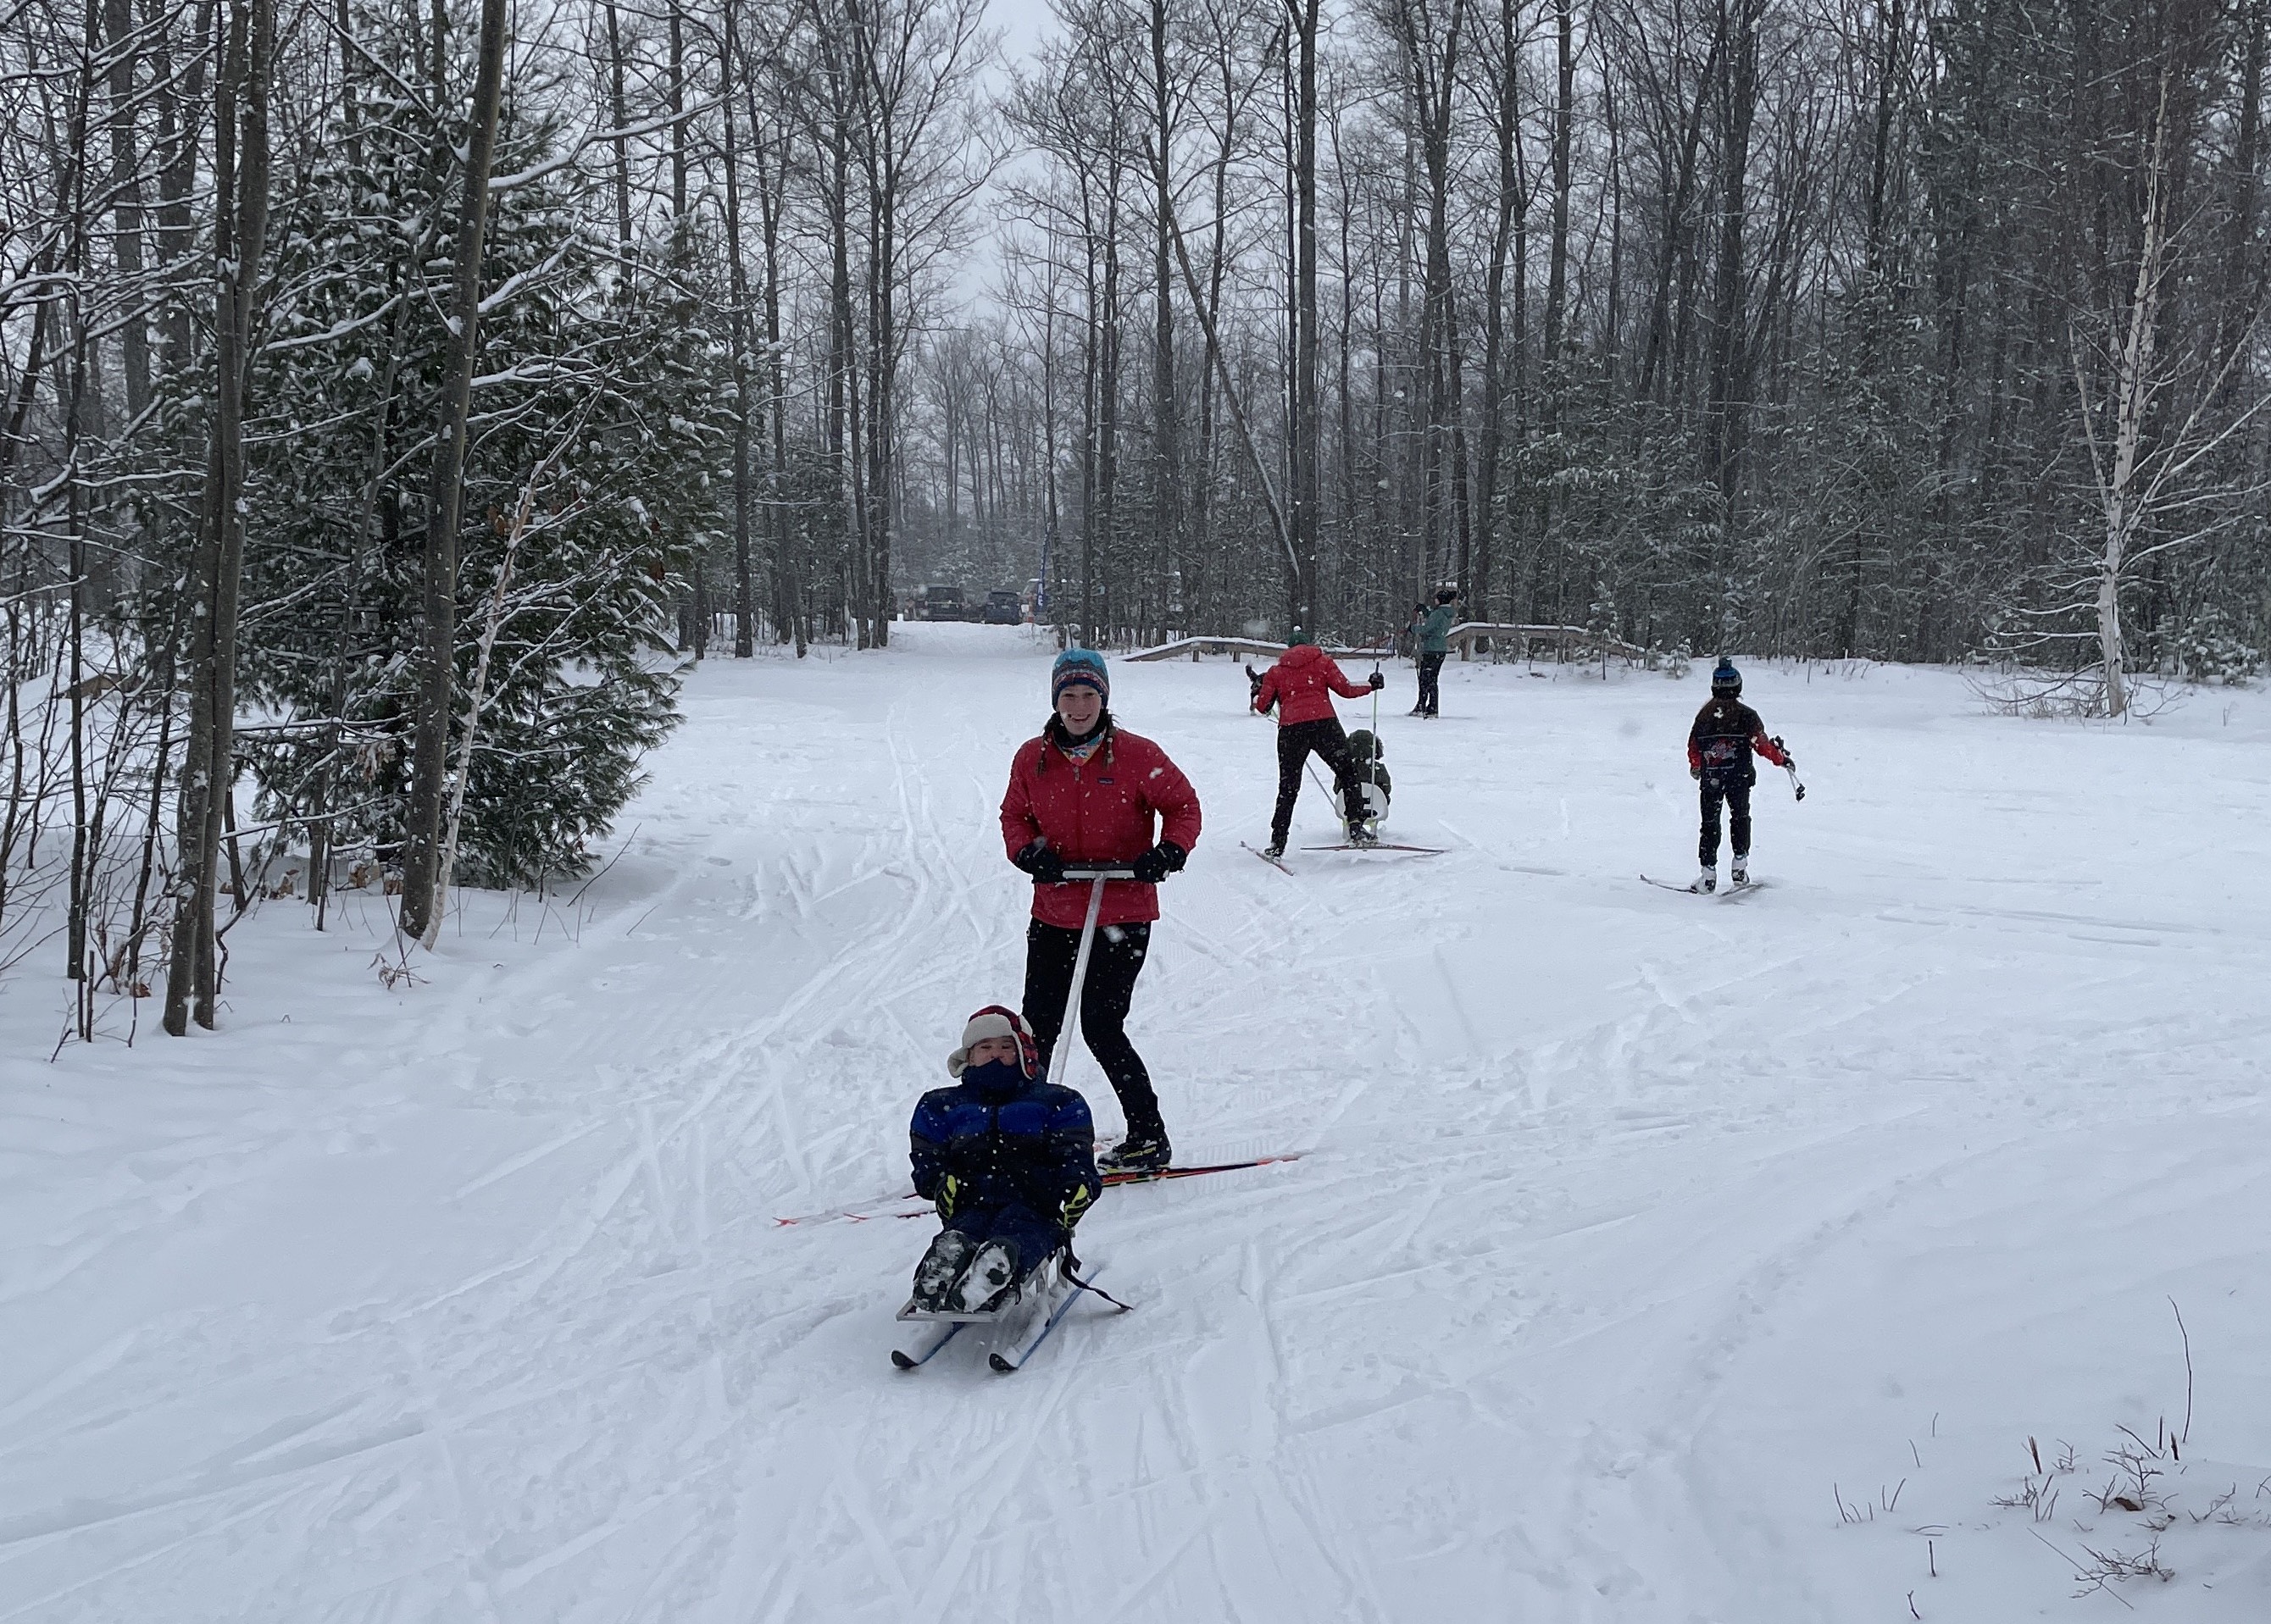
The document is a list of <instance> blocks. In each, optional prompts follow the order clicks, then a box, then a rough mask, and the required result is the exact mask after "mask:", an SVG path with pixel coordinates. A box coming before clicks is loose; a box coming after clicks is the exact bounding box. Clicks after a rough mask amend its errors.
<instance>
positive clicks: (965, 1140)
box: [908, 1004, 1103, 1314]
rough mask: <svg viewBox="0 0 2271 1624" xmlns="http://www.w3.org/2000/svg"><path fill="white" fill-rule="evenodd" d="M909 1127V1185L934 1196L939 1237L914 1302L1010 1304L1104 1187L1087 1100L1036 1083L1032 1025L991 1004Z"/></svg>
mask: <svg viewBox="0 0 2271 1624" xmlns="http://www.w3.org/2000/svg"><path fill="white" fill-rule="evenodd" d="M946 1069H947V1072H948V1074H949V1076H951V1077H953V1078H954V1079H955V1083H954V1086H952V1087H950V1088H934V1089H932V1090H931V1091H930V1092H929V1093H928V1094H925V1095H923V1097H922V1100H921V1101H920V1103H919V1104H917V1105H916V1107H915V1114H914V1120H913V1121H912V1123H909V1124H908V1138H909V1142H910V1146H911V1155H912V1161H913V1163H914V1177H915V1193H916V1194H917V1195H920V1196H921V1197H923V1198H925V1199H927V1200H929V1201H931V1202H934V1203H935V1204H936V1205H937V1207H938V1217H939V1224H940V1228H939V1232H938V1237H937V1239H935V1240H934V1241H933V1242H931V1243H930V1250H928V1251H927V1252H926V1253H924V1254H923V1259H922V1262H921V1263H920V1264H918V1265H916V1268H915V1287H914V1302H913V1306H914V1307H915V1308H917V1309H920V1310H922V1311H923V1312H925V1313H934V1314H935V1313H951V1314H979V1313H986V1312H988V1311H990V1310H992V1309H997V1308H1000V1307H1002V1306H1004V1305H1006V1304H1007V1303H1008V1302H1009V1301H1014V1300H1015V1296H1016V1292H1017V1290H1018V1288H1019V1287H1022V1286H1023V1285H1024V1281H1025V1280H1026V1279H1028V1278H1029V1277H1030V1276H1031V1274H1032V1272H1033V1271H1034V1270H1036V1269H1038V1268H1039V1267H1040V1266H1041V1265H1042V1264H1045V1263H1046V1262H1047V1261H1048V1260H1049V1259H1050V1258H1051V1257H1054V1256H1055V1255H1056V1254H1057V1253H1058V1252H1059V1251H1061V1250H1065V1249H1067V1248H1068V1247H1069V1246H1070V1245H1071V1242H1072V1232H1073V1227H1074V1226H1075V1225H1076V1224H1077V1223H1079V1222H1080V1220H1081V1216H1082V1214H1083V1213H1084V1212H1087V1211H1088V1208H1089V1205H1090V1203H1091V1202H1093V1201H1094V1200H1095V1199H1096V1198H1097V1196H1098V1194H1099V1193H1100V1192H1101V1191H1102V1190H1103V1184H1102V1183H1101V1182H1100V1181H1099V1180H1098V1177H1097V1175H1096V1150H1095V1142H1094V1141H1095V1136H1096V1128H1095V1124H1094V1123H1092V1122H1091V1120H1090V1118H1089V1114H1088V1101H1085V1100H1083V1099H1082V1098H1081V1097H1080V1095H1079V1094H1076V1093H1075V1092H1074V1091H1073V1090H1071V1089H1069V1088H1066V1087H1063V1086H1060V1085H1058V1084H1055V1083H1051V1082H1047V1081H1046V1080H1044V1074H1043V1072H1042V1062H1041V1056H1040V1049H1039V1045H1038V1044H1036V1043H1035V1042H1034V1041H1033V1034H1032V1030H1031V1028H1030V1027H1028V1026H1026V1024H1025V1022H1024V1020H1021V1019H1020V1018H1019V1017H1018V1016H1017V1015H1016V1014H1015V1013H1013V1012H1010V1011H1009V1010H1008V1009H1005V1008H1003V1007H1002V1006H1001V1005H998V1004H994V1005H987V1007H986V1008H984V1009H982V1010H979V1012H977V1013H976V1014H974V1015H972V1017H971V1018H970V1020H969V1022H968V1024H967V1025H965V1026H964V1027H963V1031H962V1045H961V1047H960V1048H958V1049H956V1050H955V1051H954V1052H953V1053H952V1054H950V1055H949V1056H948V1057H947V1058H946Z"/></svg>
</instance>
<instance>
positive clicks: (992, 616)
mask: <svg viewBox="0 0 2271 1624" xmlns="http://www.w3.org/2000/svg"><path fill="white" fill-rule="evenodd" d="M984 619H985V621H986V624H987V625H988V626H1023V625H1024V623H1025V601H1024V599H1023V598H1021V597H1018V596H1017V595H1016V593H1015V592H1012V591H1010V590H1007V589H1006V588H1005V589H1002V590H999V591H994V592H988V593H987V595H986V612H985V616H984Z"/></svg>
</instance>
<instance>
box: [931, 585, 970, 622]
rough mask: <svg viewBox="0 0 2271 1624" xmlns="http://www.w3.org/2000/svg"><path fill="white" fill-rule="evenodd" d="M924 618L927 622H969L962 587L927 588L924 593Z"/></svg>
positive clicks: (968, 612) (968, 613)
mask: <svg viewBox="0 0 2271 1624" xmlns="http://www.w3.org/2000/svg"><path fill="white" fill-rule="evenodd" d="M922 618H923V619H926V620H967V619H970V618H971V615H970V611H969V609H968V608H967V607H966V606H964V604H963V601H962V589H961V588H960V587H925V588H924V589H923V591H922Z"/></svg>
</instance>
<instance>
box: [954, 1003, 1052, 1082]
mask: <svg viewBox="0 0 2271 1624" xmlns="http://www.w3.org/2000/svg"><path fill="white" fill-rule="evenodd" d="M989 1037H1013V1038H1015V1039H1016V1040H1017V1064H1018V1066H1019V1067H1020V1068H1021V1069H1022V1070H1023V1071H1024V1073H1025V1075H1026V1076H1028V1077H1031V1076H1033V1075H1034V1074H1036V1073H1037V1072H1039V1070H1040V1069H1041V1051H1040V1046H1039V1044H1037V1043H1035V1042H1033V1029H1032V1028H1031V1027H1029V1026H1027V1025H1026V1024H1025V1018H1024V1016H1023V1015H1020V1014H1019V1013H1017V1012H1016V1011H1015V1010H1013V1009H1009V1008H1007V1007H1005V1006H1003V1005H999V1004H988V1005H987V1006H986V1007H985V1008H984V1009H982V1010H979V1012H977V1013H976V1014H974V1015H972V1017H971V1018H970V1020H968V1022H967V1023H965V1024H964V1027H963V1028H962V1047H961V1048H959V1049H956V1050H955V1051H954V1052H953V1053H952V1054H950V1055H949V1056H948V1057H946V1074H947V1075H948V1076H949V1077H959V1076H961V1075H962V1073H963V1071H964V1068H965V1067H966V1066H968V1065H969V1064H970V1051H971V1050H972V1049H975V1048H976V1047H977V1046H978V1045H979V1044H980V1043H983V1042H985V1041H986V1040H987V1038H989Z"/></svg>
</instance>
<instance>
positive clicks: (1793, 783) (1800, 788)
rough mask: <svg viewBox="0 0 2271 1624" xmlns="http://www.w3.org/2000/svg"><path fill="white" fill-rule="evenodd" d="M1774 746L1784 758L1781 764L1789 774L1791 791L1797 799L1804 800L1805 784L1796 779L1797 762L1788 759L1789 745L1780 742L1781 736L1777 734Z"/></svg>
mask: <svg viewBox="0 0 2271 1624" xmlns="http://www.w3.org/2000/svg"><path fill="white" fill-rule="evenodd" d="M1774 746H1775V748H1776V749H1777V750H1779V751H1781V752H1782V753H1783V758H1784V759H1783V764H1782V770H1783V772H1785V773H1788V774H1789V775H1790V788H1791V793H1792V794H1793V795H1795V796H1796V797H1798V799H1799V800H1801V801H1802V800H1804V799H1805V798H1806V786H1805V785H1804V784H1802V783H1800V782H1798V763H1797V762H1795V761H1793V760H1789V759H1788V758H1789V756H1790V746H1789V745H1785V744H1783V742H1782V738H1781V737H1780V736H1779V735H1777V736H1776V738H1775V741H1774Z"/></svg>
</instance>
